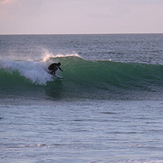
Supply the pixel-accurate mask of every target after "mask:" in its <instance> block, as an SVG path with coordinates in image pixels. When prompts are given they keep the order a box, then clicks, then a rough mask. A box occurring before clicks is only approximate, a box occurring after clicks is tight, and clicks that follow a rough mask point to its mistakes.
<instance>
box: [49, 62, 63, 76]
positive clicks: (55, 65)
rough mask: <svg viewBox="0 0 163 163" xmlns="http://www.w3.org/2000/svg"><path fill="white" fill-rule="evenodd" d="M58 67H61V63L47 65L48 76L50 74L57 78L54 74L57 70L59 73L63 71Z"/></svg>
mask: <svg viewBox="0 0 163 163" xmlns="http://www.w3.org/2000/svg"><path fill="white" fill-rule="evenodd" d="M60 66H61V63H60V62H58V63H52V64H51V65H49V67H48V69H49V70H50V72H49V73H50V74H52V75H54V76H55V77H57V76H56V74H55V72H56V71H57V70H58V69H59V70H60V71H63V70H62V69H61V68H60Z"/></svg>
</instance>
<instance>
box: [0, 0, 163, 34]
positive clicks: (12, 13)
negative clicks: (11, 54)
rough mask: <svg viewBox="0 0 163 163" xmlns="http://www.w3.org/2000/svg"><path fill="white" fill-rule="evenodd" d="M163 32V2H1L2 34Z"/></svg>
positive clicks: (116, 0) (129, 0) (134, 0)
mask: <svg viewBox="0 0 163 163" xmlns="http://www.w3.org/2000/svg"><path fill="white" fill-rule="evenodd" d="M89 33H90V34H92V33H163V0H0V34H89Z"/></svg>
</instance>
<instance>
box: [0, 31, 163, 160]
mask: <svg viewBox="0 0 163 163" xmlns="http://www.w3.org/2000/svg"><path fill="white" fill-rule="evenodd" d="M162 45H163V35H162V34H113V35H110V34H106V35H1V36H0V151H1V152H0V162H1V163H53V162H55V163H110V162H112V163H116V162H118V163H121V162H123V163H125V162H134V163H135V162H136V163H146V162H147V163H153V162H157V163H161V162H163V136H162V135H163V119H162V117H163V93H162V92H163V73H162V72H163V61H162V60H163V46H162ZM53 62H61V64H62V65H61V68H62V69H63V70H64V71H63V72H59V71H57V75H58V76H62V77H63V78H64V79H63V80H60V79H55V78H54V77H53V76H51V75H50V74H48V73H47V71H48V69H47V67H48V65H49V64H51V63H53Z"/></svg>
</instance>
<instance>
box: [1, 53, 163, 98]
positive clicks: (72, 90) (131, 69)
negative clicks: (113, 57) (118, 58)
mask: <svg viewBox="0 0 163 163" xmlns="http://www.w3.org/2000/svg"><path fill="white" fill-rule="evenodd" d="M58 61H60V62H61V63H62V66H61V67H62V69H63V70H64V72H59V71H58V72H57V73H58V75H59V76H62V77H63V78H64V79H63V80H60V79H55V78H53V77H52V76H51V75H50V74H48V73H47V71H48V70H47V67H48V65H49V64H50V63H52V62H58ZM162 72H163V66H162V65H152V64H141V63H121V62H112V61H107V60H104V61H89V60H84V59H82V58H81V57H80V56H78V55H68V56H57V57H48V58H47V59H46V60H45V59H43V60H39V61H0V78H1V80H0V88H1V89H0V94H1V95H0V96H2V97H3V96H4V97H6V96H10V95H14V96H27V97H28V96H30V97H39V98H40V97H43V98H45V97H47V98H49V97H50V98H57V99H62V98H64V99H65V98H93V99H94V98H95V99H101V98H102V99H135V98H136V99H145V98H159V97H160V98H161V96H162V89H163V86H162V85H163V82H162V81H163V73H162Z"/></svg>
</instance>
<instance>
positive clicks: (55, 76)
mask: <svg viewBox="0 0 163 163" xmlns="http://www.w3.org/2000/svg"><path fill="white" fill-rule="evenodd" d="M48 73H49V74H50V75H52V76H53V77H54V78H58V79H63V78H62V77H60V76H57V75H54V74H52V73H51V72H48Z"/></svg>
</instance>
